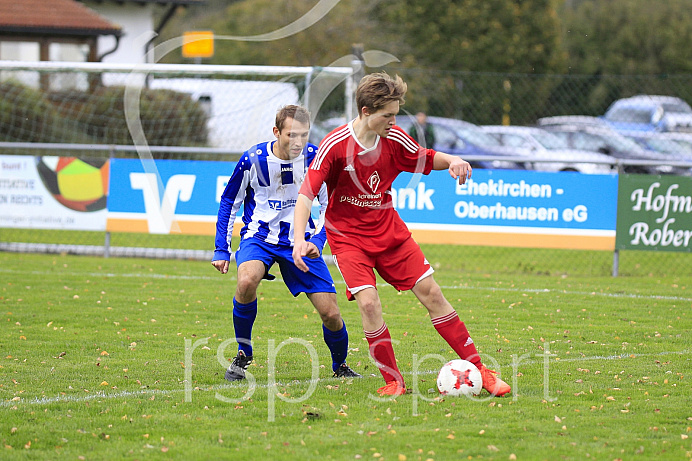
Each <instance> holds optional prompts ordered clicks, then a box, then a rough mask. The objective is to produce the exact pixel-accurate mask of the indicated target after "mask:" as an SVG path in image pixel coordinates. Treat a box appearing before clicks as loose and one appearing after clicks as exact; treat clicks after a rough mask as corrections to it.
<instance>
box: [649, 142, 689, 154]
mask: <svg viewBox="0 0 692 461" xmlns="http://www.w3.org/2000/svg"><path fill="white" fill-rule="evenodd" d="M647 145H648V146H649V147H651V148H652V149H653V150H655V151H658V152H663V153H665V154H679V153H682V152H684V153H692V147H690V146H689V145H687V144H684V143H681V142H678V141H676V140H673V139H655V138H653V139H649V140H648V141H647Z"/></svg>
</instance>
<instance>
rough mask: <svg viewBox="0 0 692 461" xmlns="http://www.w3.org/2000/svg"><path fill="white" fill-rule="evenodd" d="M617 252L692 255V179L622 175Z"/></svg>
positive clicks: (619, 195)
mask: <svg viewBox="0 0 692 461" xmlns="http://www.w3.org/2000/svg"><path fill="white" fill-rule="evenodd" d="M618 197H619V199H618V215H617V229H618V232H617V238H616V244H615V245H616V248H617V249H618V250H657V251H684V252H689V251H692V178H687V177H681V176H647V175H630V174H626V175H621V176H620V185H619V191H618Z"/></svg>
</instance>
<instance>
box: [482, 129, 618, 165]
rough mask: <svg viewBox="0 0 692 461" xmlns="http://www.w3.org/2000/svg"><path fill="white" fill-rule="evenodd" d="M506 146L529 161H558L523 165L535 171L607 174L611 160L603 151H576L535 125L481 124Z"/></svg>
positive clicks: (560, 139) (611, 163)
mask: <svg viewBox="0 0 692 461" xmlns="http://www.w3.org/2000/svg"><path fill="white" fill-rule="evenodd" d="M481 128H483V131H485V132H486V133H490V134H492V135H493V136H495V137H496V138H497V139H498V140H499V141H500V142H501V143H502V144H503V145H505V146H507V147H517V148H521V149H526V150H528V151H529V159H530V160H547V159H550V160H560V161H559V162H531V163H529V164H527V165H526V166H527V168H531V169H533V170H537V171H577V172H580V173H590V174H595V173H601V174H606V173H610V172H611V171H612V170H613V159H612V158H611V157H609V156H608V155H606V154H602V153H599V152H591V151H586V150H577V149H572V148H570V147H569V145H568V144H567V142H566V141H565V140H564V139H562V138H560V137H558V136H555V135H554V134H552V133H550V132H548V131H546V130H544V129H541V128H536V127H528V126H502V125H486V126H483V127H481Z"/></svg>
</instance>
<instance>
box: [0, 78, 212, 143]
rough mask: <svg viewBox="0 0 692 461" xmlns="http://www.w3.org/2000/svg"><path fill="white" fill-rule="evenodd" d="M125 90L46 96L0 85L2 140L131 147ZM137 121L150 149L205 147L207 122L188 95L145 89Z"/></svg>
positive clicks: (17, 85)
mask: <svg viewBox="0 0 692 461" xmlns="http://www.w3.org/2000/svg"><path fill="white" fill-rule="evenodd" d="M124 93H125V87H103V86H98V87H96V88H95V89H94V90H92V91H90V92H84V91H78V90H68V91H57V92H44V91H42V90H39V89H34V88H30V87H28V86H25V85H22V84H20V83H17V82H15V81H6V82H2V83H0V140H1V141H9V142H55V143H93V144H133V141H132V137H131V136H130V132H129V129H128V126H127V121H126V119H125V111H124ZM139 99H140V121H141V124H142V128H143V130H144V133H145V135H146V137H147V142H148V143H149V145H153V146H206V145H207V136H208V133H207V125H206V124H207V116H206V114H205V112H204V110H203V109H202V108H201V107H200V105H199V104H198V103H197V102H195V101H193V100H192V98H191V97H190V95H188V94H186V93H179V92H176V91H171V90H150V89H143V90H142V92H141V95H140V98H139Z"/></svg>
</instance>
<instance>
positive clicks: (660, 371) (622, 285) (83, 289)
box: [0, 252, 692, 460]
mask: <svg viewBox="0 0 692 461" xmlns="http://www.w3.org/2000/svg"><path fill="white" fill-rule="evenodd" d="M440 254H441V255H444V252H440ZM457 254H458V253H457ZM436 258H438V257H437V256H436ZM438 259H440V261H439V262H438V263H437V264H436V267H437V272H436V274H435V278H436V280H437V281H438V282H439V283H440V285H442V286H443V289H444V292H445V294H446V295H447V297H448V299H449V300H450V301H451V302H452V304H453V305H455V307H456V309H457V311H458V312H459V315H460V317H461V318H462V320H463V321H465V322H466V324H467V326H468V328H469V330H470V331H471V334H472V335H473V337H474V341H475V343H476V345H477V347H478V348H479V351H480V352H481V353H482V354H484V361H485V363H486V364H489V365H491V366H494V367H495V368H496V369H497V370H498V371H499V372H500V373H501V375H502V377H503V379H505V381H507V382H508V383H509V384H510V385H512V386H513V392H512V395H510V396H506V397H503V398H490V397H489V396H488V395H487V394H486V393H484V394H481V396H480V397H479V398H478V399H476V400H471V399H468V398H444V399H443V398H440V397H439V394H437V391H436V390H435V387H436V385H435V378H436V372H437V370H438V369H439V367H440V366H441V364H442V362H441V360H442V359H451V358H454V354H453V353H452V352H451V350H450V348H449V347H448V346H447V344H446V343H444V341H443V340H442V339H441V338H440V337H439V336H438V335H437V333H436V332H435V330H434V328H433V327H432V325H431V323H430V321H429V318H427V316H426V310H425V308H423V307H422V306H421V305H420V304H419V303H418V302H417V300H416V299H415V297H414V296H413V295H412V294H411V293H410V292H407V293H397V292H396V291H395V290H394V289H392V288H391V287H389V286H382V287H381V288H380V293H381V296H382V302H383V306H384V312H385V319H386V321H387V324H388V325H389V327H390V331H391V334H392V337H393V339H394V340H395V341H397V342H396V343H395V351H396V352H397V358H398V360H399V366H400V368H401V370H402V372H404V376H405V378H406V379H407V384H408V387H409V388H411V389H412V390H413V392H412V393H410V394H407V395H404V396H400V397H397V398H396V399H391V400H383V399H377V398H376V397H375V396H374V394H375V391H376V389H377V388H378V387H379V386H381V385H382V384H383V383H382V378H381V376H380V374H379V372H378V371H377V370H376V368H375V366H374V364H373V363H372V362H371V360H370V358H369V356H368V353H367V342H366V341H365V339H364V337H363V334H362V329H361V327H360V318H359V315H358V311H357V308H356V305H355V304H354V303H348V302H347V301H346V299H345V296H344V295H343V288H344V286H343V283H341V278H340V276H339V275H338V274H336V273H335V274H334V275H335V280H337V288H338V289H339V304H340V306H341V309H342V314H343V317H344V319H345V321H346V324H347V326H348V328H349V332H350V341H351V351H350V355H349V360H348V361H349V364H350V365H351V366H352V367H353V368H354V369H355V370H356V371H358V372H360V373H361V374H363V375H364V376H365V378H364V379H355V380H345V381H342V380H338V379H334V378H331V369H330V361H329V353H328V350H327V348H326V346H325V345H324V343H323V341H322V338H321V326H320V321H319V316H318V315H317V313H316V312H314V310H313V308H312V306H311V305H310V304H309V302H308V301H307V299H306V298H305V297H299V298H295V299H294V298H292V297H291V296H290V294H289V293H288V290H287V289H286V288H285V286H284V285H283V284H282V283H281V282H264V283H263V284H262V285H261V287H260V294H259V297H260V307H259V315H258V318H257V323H256V324H255V329H254V345H255V359H256V360H255V362H254V364H253V365H252V366H251V367H250V369H249V371H250V372H251V373H252V375H253V377H254V379H255V384H254V386H252V387H251V386H249V385H248V383H244V384H231V383H227V382H225V381H224V380H223V374H224V368H225V366H226V364H227V363H228V359H229V358H231V357H233V356H234V355H235V349H236V345H235V342H234V341H233V337H232V336H233V333H232V296H233V290H234V287H235V284H234V281H235V280H234V276H233V273H231V274H228V275H226V276H222V275H220V274H219V273H217V272H216V271H215V270H214V269H213V268H212V267H211V265H210V264H209V263H205V262H187V261H154V260H141V259H102V258H91V257H78V256H54V255H36V254H30V255H25V254H13V253H0V280H1V282H0V285H1V286H2V292H0V302H1V303H2V317H0V320H2V322H3V324H4V326H3V328H2V330H1V332H0V396H1V397H2V401H1V402H0V414H1V415H2V418H1V422H0V438H1V439H2V446H0V450H2V452H1V456H0V457H1V458H2V459H57V458H60V459H87V460H89V459H109V460H111V459H272V460H294V459H301V460H303V459H305V460H307V459H375V460H428V459H432V460H449V459H481V458H482V459H498V460H511V459H518V460H522V459H546V460H553V459H574V460H576V459H580V460H581V459H585V458H591V459H599V460H601V459H604V460H614V459H651V458H654V457H655V458H657V459H689V458H691V457H692V438H690V437H692V429H691V426H692V408H691V404H690V402H692V334H691V332H692V292H691V290H692V274H689V275H684V276H680V275H677V276H660V277H659V276H655V275H650V273H647V272H645V273H644V274H643V275H632V276H627V277H618V278H612V277H610V276H602V275H599V276H591V275H588V274H583V275H576V276H573V275H570V274H563V275H553V274H552V273H551V275H536V274H535V273H526V274H522V273H519V274H516V273H515V274H511V273H510V274H508V273H503V272H502V271H498V272H494V271H493V270H492V268H491V269H487V268H482V267H481V266H482V264H483V261H481V260H478V261H475V260H469V259H464V261H463V264H457V262H456V261H457V258H456V257H455V256H448V257H447V259H444V256H440V257H439V258H438ZM688 259H689V258H688ZM606 264H607V261H606ZM460 266H463V267H462V268H460ZM478 268H480V269H479V270H476V269H478ZM469 269H472V270H469ZM186 346H187V349H186ZM219 357H220V358H219ZM316 377H319V379H318V380H316V379H313V378H316Z"/></svg>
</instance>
